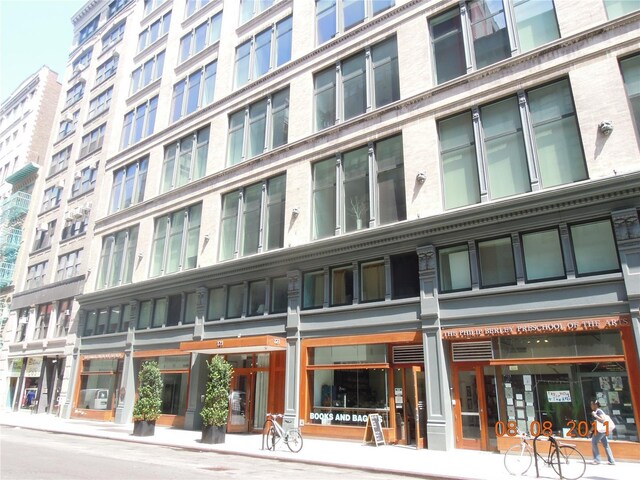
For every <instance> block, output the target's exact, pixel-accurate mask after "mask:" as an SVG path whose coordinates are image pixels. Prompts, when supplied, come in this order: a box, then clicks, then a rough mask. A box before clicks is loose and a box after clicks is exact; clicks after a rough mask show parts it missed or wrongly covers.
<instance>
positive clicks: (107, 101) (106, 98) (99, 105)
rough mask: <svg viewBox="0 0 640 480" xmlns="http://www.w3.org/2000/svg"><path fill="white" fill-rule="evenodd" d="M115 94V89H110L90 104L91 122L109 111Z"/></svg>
mask: <svg viewBox="0 0 640 480" xmlns="http://www.w3.org/2000/svg"><path fill="white" fill-rule="evenodd" d="M112 94H113V87H109V88H108V89H106V90H105V91H104V92H102V93H101V94H100V95H98V96H97V97H95V98H93V99H92V100H91V101H90V102H89V114H88V115H87V120H91V119H93V118H95V117H97V116H98V115H100V114H101V113H103V112H106V111H107V110H109V106H110V105H111V96H112Z"/></svg>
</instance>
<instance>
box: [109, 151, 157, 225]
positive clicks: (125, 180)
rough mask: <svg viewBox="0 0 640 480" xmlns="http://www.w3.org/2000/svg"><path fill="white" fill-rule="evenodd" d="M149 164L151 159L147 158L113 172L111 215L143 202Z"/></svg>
mask: <svg viewBox="0 0 640 480" xmlns="http://www.w3.org/2000/svg"><path fill="white" fill-rule="evenodd" d="M148 163H149V157H148V156H147V157H144V158H142V159H140V160H138V161H136V162H133V163H130V164H129V165H127V166H125V167H122V168H120V169H118V170H116V171H114V172H113V186H112V188H111V202H110V203H109V205H110V206H109V212H110V213H113V212H117V211H119V210H122V209H124V208H127V207H129V206H131V205H135V204H136V203H140V202H141V201H142V200H143V198H144V189H145V187H146V183H147V168H148Z"/></svg>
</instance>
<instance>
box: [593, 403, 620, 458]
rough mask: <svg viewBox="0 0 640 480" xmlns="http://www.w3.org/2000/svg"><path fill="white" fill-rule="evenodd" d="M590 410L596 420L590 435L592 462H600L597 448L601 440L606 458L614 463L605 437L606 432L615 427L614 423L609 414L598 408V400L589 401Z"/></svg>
mask: <svg viewBox="0 0 640 480" xmlns="http://www.w3.org/2000/svg"><path fill="white" fill-rule="evenodd" d="M591 410H592V412H591V415H592V416H593V419H594V420H595V421H596V422H597V423H596V424H595V426H596V428H595V429H594V430H593V431H592V435H593V436H592V437H591V451H592V452H593V464H594V465H598V464H600V451H599V448H598V443H600V442H602V445H603V446H604V451H605V453H606V454H607V460H609V465H615V464H616V461H615V459H614V458H613V453H612V452H611V447H610V446H609V440H608V438H607V433H611V432H612V431H613V429H614V428H615V425H614V424H613V422H612V421H611V419H610V418H609V416H608V415H607V414H606V413H604V411H603V410H602V409H601V408H600V402H598V401H597V400H592V401H591ZM605 422H606V423H605Z"/></svg>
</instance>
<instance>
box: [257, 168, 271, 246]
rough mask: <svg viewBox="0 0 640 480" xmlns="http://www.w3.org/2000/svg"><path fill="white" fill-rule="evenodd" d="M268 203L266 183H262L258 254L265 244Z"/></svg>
mask: <svg viewBox="0 0 640 480" xmlns="http://www.w3.org/2000/svg"><path fill="white" fill-rule="evenodd" d="M268 202H269V198H268V192H267V181H266V180H265V181H263V182H262V188H261V195H260V227H259V231H258V253H260V252H262V250H263V246H264V244H265V243H266V241H265V239H264V232H265V230H266V229H265V220H266V218H267V204H268Z"/></svg>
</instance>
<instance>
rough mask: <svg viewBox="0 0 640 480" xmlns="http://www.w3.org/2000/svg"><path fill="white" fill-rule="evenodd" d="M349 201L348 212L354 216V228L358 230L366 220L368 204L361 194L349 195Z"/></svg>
mask: <svg viewBox="0 0 640 480" xmlns="http://www.w3.org/2000/svg"><path fill="white" fill-rule="evenodd" d="M350 203H351V206H350V207H349V211H348V213H349V214H350V215H352V216H354V217H355V218H356V229H357V230H360V229H362V227H364V223H365V222H366V221H367V220H368V217H367V214H368V213H369V204H368V202H367V199H366V197H364V196H363V195H361V196H354V197H351V199H350Z"/></svg>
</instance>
